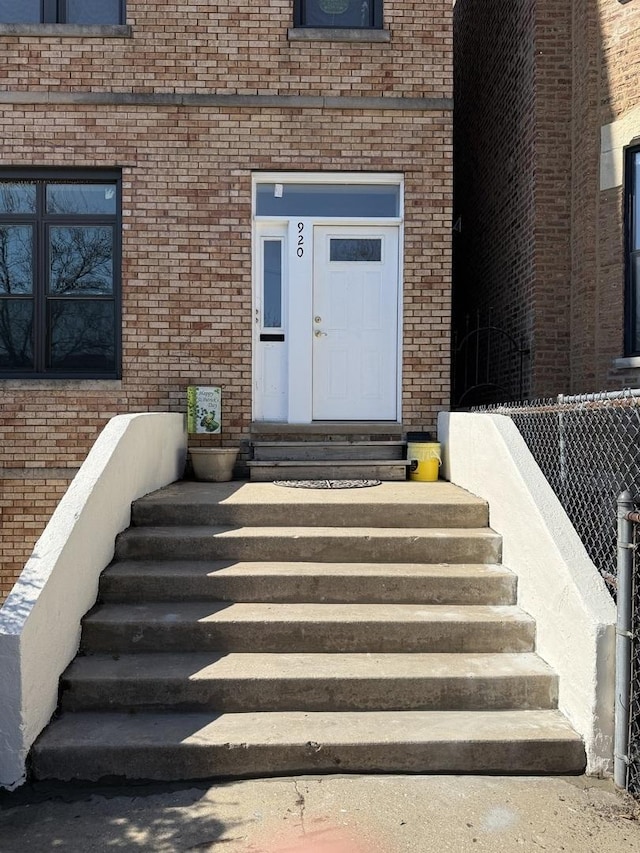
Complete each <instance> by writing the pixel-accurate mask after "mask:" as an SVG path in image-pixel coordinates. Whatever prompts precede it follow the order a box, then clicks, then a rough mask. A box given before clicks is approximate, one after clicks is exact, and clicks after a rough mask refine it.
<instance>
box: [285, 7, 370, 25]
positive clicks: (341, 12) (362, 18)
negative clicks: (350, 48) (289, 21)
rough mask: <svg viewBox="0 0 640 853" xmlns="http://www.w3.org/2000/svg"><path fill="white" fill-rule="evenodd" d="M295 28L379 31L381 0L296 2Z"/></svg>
mask: <svg viewBox="0 0 640 853" xmlns="http://www.w3.org/2000/svg"><path fill="white" fill-rule="evenodd" d="M294 25H295V26H296V27H320V28H343V29H380V28H381V27H382V0H296V2H295V4H294Z"/></svg>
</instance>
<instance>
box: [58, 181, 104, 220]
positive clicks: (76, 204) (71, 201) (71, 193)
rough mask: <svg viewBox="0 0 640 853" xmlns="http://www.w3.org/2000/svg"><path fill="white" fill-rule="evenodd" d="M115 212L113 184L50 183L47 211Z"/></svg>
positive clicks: (74, 212)
mask: <svg viewBox="0 0 640 853" xmlns="http://www.w3.org/2000/svg"><path fill="white" fill-rule="evenodd" d="M115 212H116V188H115V186H114V185H113V184H50V185H49V186H48V187H47V213H69V214H79V213H80V214H82V213H87V214H92V213H108V214H113V213H115Z"/></svg>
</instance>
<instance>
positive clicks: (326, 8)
mask: <svg viewBox="0 0 640 853" xmlns="http://www.w3.org/2000/svg"><path fill="white" fill-rule="evenodd" d="M350 2H351V0H318V6H320V8H321V9H322V11H323V12H324V13H325V14H326V15H343V14H344V13H345V12H346V11H347V9H348V8H349V3H350Z"/></svg>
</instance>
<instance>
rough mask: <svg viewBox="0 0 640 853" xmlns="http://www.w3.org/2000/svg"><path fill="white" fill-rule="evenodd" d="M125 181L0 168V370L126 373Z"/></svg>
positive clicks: (99, 375) (36, 374) (97, 375)
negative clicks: (122, 300)
mask: <svg viewBox="0 0 640 853" xmlns="http://www.w3.org/2000/svg"><path fill="white" fill-rule="evenodd" d="M120 183H121V182H120V175H119V174H118V173H115V172H102V171H100V172H97V171H90V172H79V171H76V170H74V171H59V170H55V171H54V170H37V171H29V172H23V171H20V172H19V171H16V170H0V377H2V378H5V379H6V378H11V377H29V378H42V377H57V378H73V377H78V378H92V379H112V378H117V377H118V376H119V375H120V339H121V335H120V261H121V238H120V235H121V212H120Z"/></svg>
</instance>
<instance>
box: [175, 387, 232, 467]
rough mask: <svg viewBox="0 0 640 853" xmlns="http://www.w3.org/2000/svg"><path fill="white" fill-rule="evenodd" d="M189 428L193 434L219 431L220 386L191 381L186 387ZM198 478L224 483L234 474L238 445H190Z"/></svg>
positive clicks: (209, 433) (213, 433) (192, 460)
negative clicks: (198, 383)
mask: <svg viewBox="0 0 640 853" xmlns="http://www.w3.org/2000/svg"><path fill="white" fill-rule="evenodd" d="M187 429H188V431H189V433H190V434H196V435H220V433H221V431H222V430H221V389H220V388H217V387H203V386H201V385H190V386H189V387H188V388H187ZM189 455H190V456H191V463H192V465H193V473H194V476H195V478H196V480H203V481H205V482H208V483H223V482H226V481H228V480H231V479H232V478H233V466H234V465H235V463H236V459H237V457H238V448H237V447H205V446H202V445H198V446H194V447H189Z"/></svg>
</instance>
